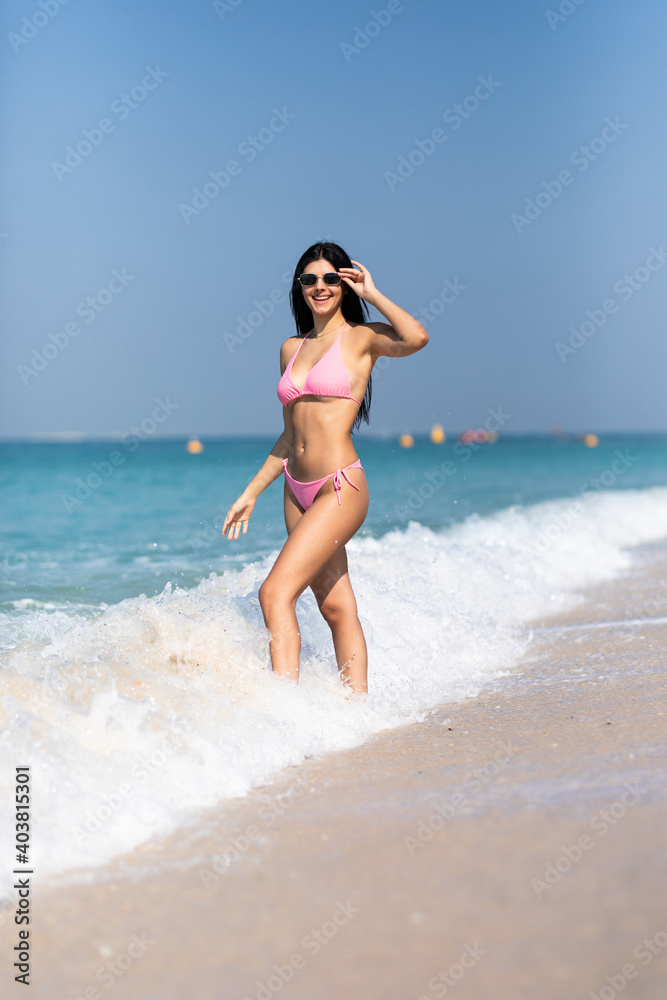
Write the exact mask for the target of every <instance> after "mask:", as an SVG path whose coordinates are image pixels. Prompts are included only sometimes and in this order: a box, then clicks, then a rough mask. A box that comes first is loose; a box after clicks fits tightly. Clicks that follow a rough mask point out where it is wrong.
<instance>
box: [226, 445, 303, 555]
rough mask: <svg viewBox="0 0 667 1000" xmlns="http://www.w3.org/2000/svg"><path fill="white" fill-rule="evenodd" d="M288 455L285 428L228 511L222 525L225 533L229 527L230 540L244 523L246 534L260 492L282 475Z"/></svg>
mask: <svg viewBox="0 0 667 1000" xmlns="http://www.w3.org/2000/svg"><path fill="white" fill-rule="evenodd" d="M288 455H289V442H288V439H287V430H284V431H283V432H282V434H281V435H280V437H279V438H278V440H277V441H276V443H275V444H274V446H273V448H272V449H271V452H270V453H269V456H268V458H267V459H266V461H265V462H264V464H263V466H262V467H261V469H260V470H259V472H258V473H257V475H256V476H253V478H252V479H251V480H250V482H249V483H248V485H247V486H246V488H245V489H244V491H243V493H242V494H241V496H240V497H239V498H238V500H236V501H235V502H234V503H233V504H232V505H231V507H230V508H229V510H228V511H227V517H226V518H225V523H224V524H223V526H222V533H223V535H225V534H227V529H228V528H229V534H228V535H227V540H228V541H231V540H232V538H233V539H235V540H236V539H237V538H238V537H239V535H240V533H241V526H242V525H243V534H244V535H245V533H246V532H247V530H248V520H249V518H250V515H251V514H252V511H253V508H254V506H255V501H256V500H257V497H258V496H259V495H260V493H263V492H264V490H265V489H266V488H267V486H270V485H271V483H273V482H274V481H275V480H276V479H277V478H278V476H280V475H282V471H283V459H284V458H287V456H288Z"/></svg>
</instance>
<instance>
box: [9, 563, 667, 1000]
mask: <svg viewBox="0 0 667 1000" xmlns="http://www.w3.org/2000/svg"><path fill="white" fill-rule="evenodd" d="M666 640H667V546H665V545H653V546H644V547H642V548H639V549H636V550H634V563H633V568H632V570H631V571H629V572H628V573H626V574H625V575H624V576H623V577H622V578H620V579H617V580H615V581H613V582H611V583H607V584H605V585H602V586H600V587H598V588H596V589H595V590H592V591H589V592H587V593H586V595H585V600H584V601H583V602H582V603H581V604H580V605H579V606H578V607H577V608H576V609H575V610H574V611H572V612H570V613H568V614H567V615H561V616H560V617H559V618H553V619H550V620H548V621H543V622H539V623H535V630H534V642H533V644H532V645H531V648H530V651H529V654H528V655H527V656H526V657H525V658H524V660H523V661H522V662H521V663H520V664H519V665H518V666H517V669H516V671H514V672H513V673H512V674H511V675H509V676H506V677H504V678H502V679H500V680H497V681H495V682H494V683H492V684H490V685H489V686H487V687H486V688H485V689H484V690H483V691H482V693H481V694H480V695H479V696H478V697H476V698H470V699H468V700H466V701H465V702H463V703H459V704H452V705H446V706H443V707H441V708H440V709H439V710H437V711H435V712H434V713H433V714H432V715H431V717H430V718H429V720H428V721H427V722H424V723H423V724H421V725H414V726H406V727H403V728H400V729H395V730H391V731H387V732H384V733H381V734H380V735H379V736H377V737H376V738H375V739H373V740H372V741H370V742H368V743H367V744H365V745H364V746H362V747H359V748H357V749H354V750H351V751H348V752H343V753H337V754H330V755H327V756H324V757H322V758H317V759H310V760H308V761H306V762H305V763H304V764H303V765H301V766H300V767H297V768H291V769H288V770H287V771H285V772H284V774H283V775H282V777H281V779H280V780H279V781H277V782H276V783H275V784H274V785H272V786H271V787H270V788H264V789H258V790H256V791H254V792H253V793H252V794H250V795H249V796H248V797H247V798H244V799H239V800H235V801H232V802H228V803H226V804H224V805H222V806H220V807H219V808H217V809H215V810H209V811H207V812H206V813H205V814H203V815H202V817H201V820H200V822H198V823H196V824H193V825H192V827H191V828H189V829H187V830H182V831H180V832H179V833H178V834H177V835H175V836H172V837H171V838H168V839H164V840H161V841H159V842H151V843H150V844H147V845H144V846H143V847H142V848H140V849H138V850H136V851H134V852H133V853H132V854H131V855H129V856H126V857H124V858H122V859H119V860H117V861H116V862H115V863H113V864H112V865H109V866H108V867H107V868H105V869H103V870H98V871H96V872H93V873H90V874H88V873H85V872H79V873H77V874H76V875H75V876H71V875H70V876H68V877H67V878H64V877H63V878H60V879H54V880H52V881H51V882H50V883H49V884H43V885H41V886H39V887H38V891H37V893H36V895H35V898H34V913H35V922H34V925H33V930H32V939H33V941H34V959H33V966H32V979H33V985H32V995H33V996H36V997H40V998H56V997H58V998H60V997H62V998H63V1000H65V998H67V997H72V998H73V1000H74V998H78V997H85V998H86V1000H96V998H97V997H103V998H105V1000H106V998H109V1000H112V998H114V997H118V998H121V997H122V998H132V1000H214V998H215V1000H227V998H229V1000H232V998H239V1000H241V998H244V997H248V998H255V997H258V998H260V1000H268V998H270V997H272V996H275V995H278V994H280V995H281V996H284V997H289V998H295V1000H297V998H298V1000H302V998H303V1000H305V998H308V1000H311V998H318V1000H334V998H335V1000H338V998H341V997H354V998H355V1000H418V998H424V997H425V998H428V1000H431V998H435V997H442V996H449V995H451V996H457V997H459V998H461V1000H478V998H482V997H502V998H512V1000H523V998H526V1000H552V998H553V1000H563V998H568V1000H569V998H577V997H581V998H582V1000H584V998H590V997H591V996H593V997H595V996H597V997H600V998H601V1000H611V998H613V997H614V996H616V995H617V994H619V993H622V994H623V996H624V997H628V998H630V997H632V998H642V1000H662V998H663V997H664V996H665V988H666V986H667V903H666V902H665V892H664V886H665V877H666V876H667V856H666V855H665V851H664V836H665V835H664V831H665V828H666V824H667V801H666V796H665V789H666V782H665V776H664V775H665V770H664V759H665V750H666V745H667V726H666V721H667V698H666V696H665V690H664V674H665V663H666V660H667V656H666V654H665V649H666ZM13 933H14V927H13V925H12V924H10V923H9V921H6V922H5V923H4V925H3V927H2V954H3V958H4V962H5V963H6V965H5V968H7V966H8V965H9V962H8V961H7V956H8V955H9V954H10V953H11V948H12V945H13V944H14V943H15V942H14V941H13V939H12V935H13ZM5 976H6V979H5V982H6V983H7V980H9V989H8V990H7V992H5V990H4V988H3V994H4V995H6V996H14V995H16V996H19V995H23V994H22V993H20V992H19V986H18V985H16V984H13V983H12V982H11V979H10V976H8V975H6V974H5ZM3 978H4V977H3Z"/></svg>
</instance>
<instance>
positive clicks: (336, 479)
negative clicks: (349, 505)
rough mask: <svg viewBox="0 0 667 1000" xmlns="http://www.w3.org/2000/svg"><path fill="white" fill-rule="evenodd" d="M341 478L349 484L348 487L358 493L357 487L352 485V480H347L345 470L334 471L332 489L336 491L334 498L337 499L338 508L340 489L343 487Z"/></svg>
mask: <svg viewBox="0 0 667 1000" xmlns="http://www.w3.org/2000/svg"><path fill="white" fill-rule="evenodd" d="M348 468H349V466H348ZM341 476H345V479H346V480H347V482H348V483H349V484H350V486H352V487H353V488H354V489H355V490H356V491H357V492H359V487H358V486H355V485H354V483H353V482H352V480H351V479H350V478H349V476H348V474H347V473H346V471H345V469H336V471H335V472H334V476H333V484H334V489H335V491H336V496H337V497H338V506H339V507H340V491H341V487H342V485H343V480H342V478H341Z"/></svg>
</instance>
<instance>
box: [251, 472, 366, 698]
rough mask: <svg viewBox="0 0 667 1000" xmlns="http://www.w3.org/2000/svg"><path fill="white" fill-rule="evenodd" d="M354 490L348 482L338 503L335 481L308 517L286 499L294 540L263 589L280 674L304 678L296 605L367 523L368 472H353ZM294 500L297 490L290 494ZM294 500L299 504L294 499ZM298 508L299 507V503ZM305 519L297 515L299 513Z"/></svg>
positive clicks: (264, 609) (289, 541)
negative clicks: (346, 544)
mask: <svg viewBox="0 0 667 1000" xmlns="http://www.w3.org/2000/svg"><path fill="white" fill-rule="evenodd" d="M349 475H350V478H351V479H352V481H353V482H354V483H355V485H357V486H358V487H359V490H358V491H357V490H354V489H353V488H352V487H351V486H350V485H349V484H348V483H346V482H345V481H343V484H342V490H341V503H340V505H339V504H338V500H337V498H336V493H335V490H334V488H333V480H329V482H328V483H326V484H325V485H324V486H323V487H322V491H321V493H320V494H319V496H318V497H317V499H316V500H315V502H314V503H313V505H312V506H311V507H309V508H308V510H307V511H305V513H301V512H300V508H298V507H296V510H295V511H294V510H291V508H290V507H289V504H288V503H287V501H286V507H285V518H286V521H287V523H288V531H289V530H290V522H292V529H291V531H290V534H289V537H288V539H287V541H286V542H285V544H284V545H283V548H282V550H281V552H280V554H279V556H278V558H277V559H276V561H275V563H274V566H273V568H272V570H271V572H270V573H269V575H268V576H267V578H266V580H265V581H264V583H263V584H262V586H261V587H260V588H259V601H260V604H261V607H262V613H263V615H264V622H265V624H266V627H267V628H268V630H269V632H270V634H271V639H270V651H271V664H272V666H273V669H274V670H275V672H276V673H277V674H280V675H281V676H282V677H291V678H293V679H294V680H297V679H298V676H299V653H300V650H301V635H300V633H299V625H298V622H297V619H296V602H297V599H298V597H299V595H300V594H302V593H303V591H304V590H305V589H306V587H308V586H309V585H310V583H311V581H314V580H315V578H316V577H317V576H318V574H320V573H321V572H322V570H323V569H324V568H325V566H326V565H327V563H328V562H329V560H330V559H332V557H334V556H335V555H336V554H337V553H338V552H340V551H341V550H342V549H343V547H344V545H345V543H346V542H348V541H349V540H350V538H352V536H353V535H354V534H356V532H357V531H358V530H359V528H360V527H361V525H362V524H363V522H364V519H365V517H366V513H367V511H368V486H367V483H366V477H365V476H364V473H363V470H362V469H350V471H349ZM287 492H288V493H289V496H290V500H292V494H291V491H289V490H288V491H287ZM292 502H293V501H292ZM295 506H296V505H295ZM297 512H298V513H299V515H300V516H299V517H298V518H297V517H296V513H297Z"/></svg>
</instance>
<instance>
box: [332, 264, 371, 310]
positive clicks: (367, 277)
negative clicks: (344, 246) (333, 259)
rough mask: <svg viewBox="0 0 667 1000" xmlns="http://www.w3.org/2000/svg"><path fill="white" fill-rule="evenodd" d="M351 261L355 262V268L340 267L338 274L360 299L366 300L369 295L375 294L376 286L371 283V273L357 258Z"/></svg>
mask: <svg viewBox="0 0 667 1000" xmlns="http://www.w3.org/2000/svg"><path fill="white" fill-rule="evenodd" d="M350 259H351V258H350ZM352 263H353V264H356V268H355V267H341V268H340V269H339V271H338V274H340V276H341V278H342V279H343V281H344V282H345V284H346V285H348V286H349V287H350V288H351V289H352V290H353V291H355V292H356V293H357V295H358V296H359V298H360V299H364V300H365V301H368V298H369V296H370V297H372V296H373V295H374V294H377V288H376V287H375V285H374V284H373V279H372V278H371V273H370V271H368V270H367V269H366V268H365V267H364V265H363V264H360V263H359V261H358V260H353V261H352ZM357 268H359V270H357Z"/></svg>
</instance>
